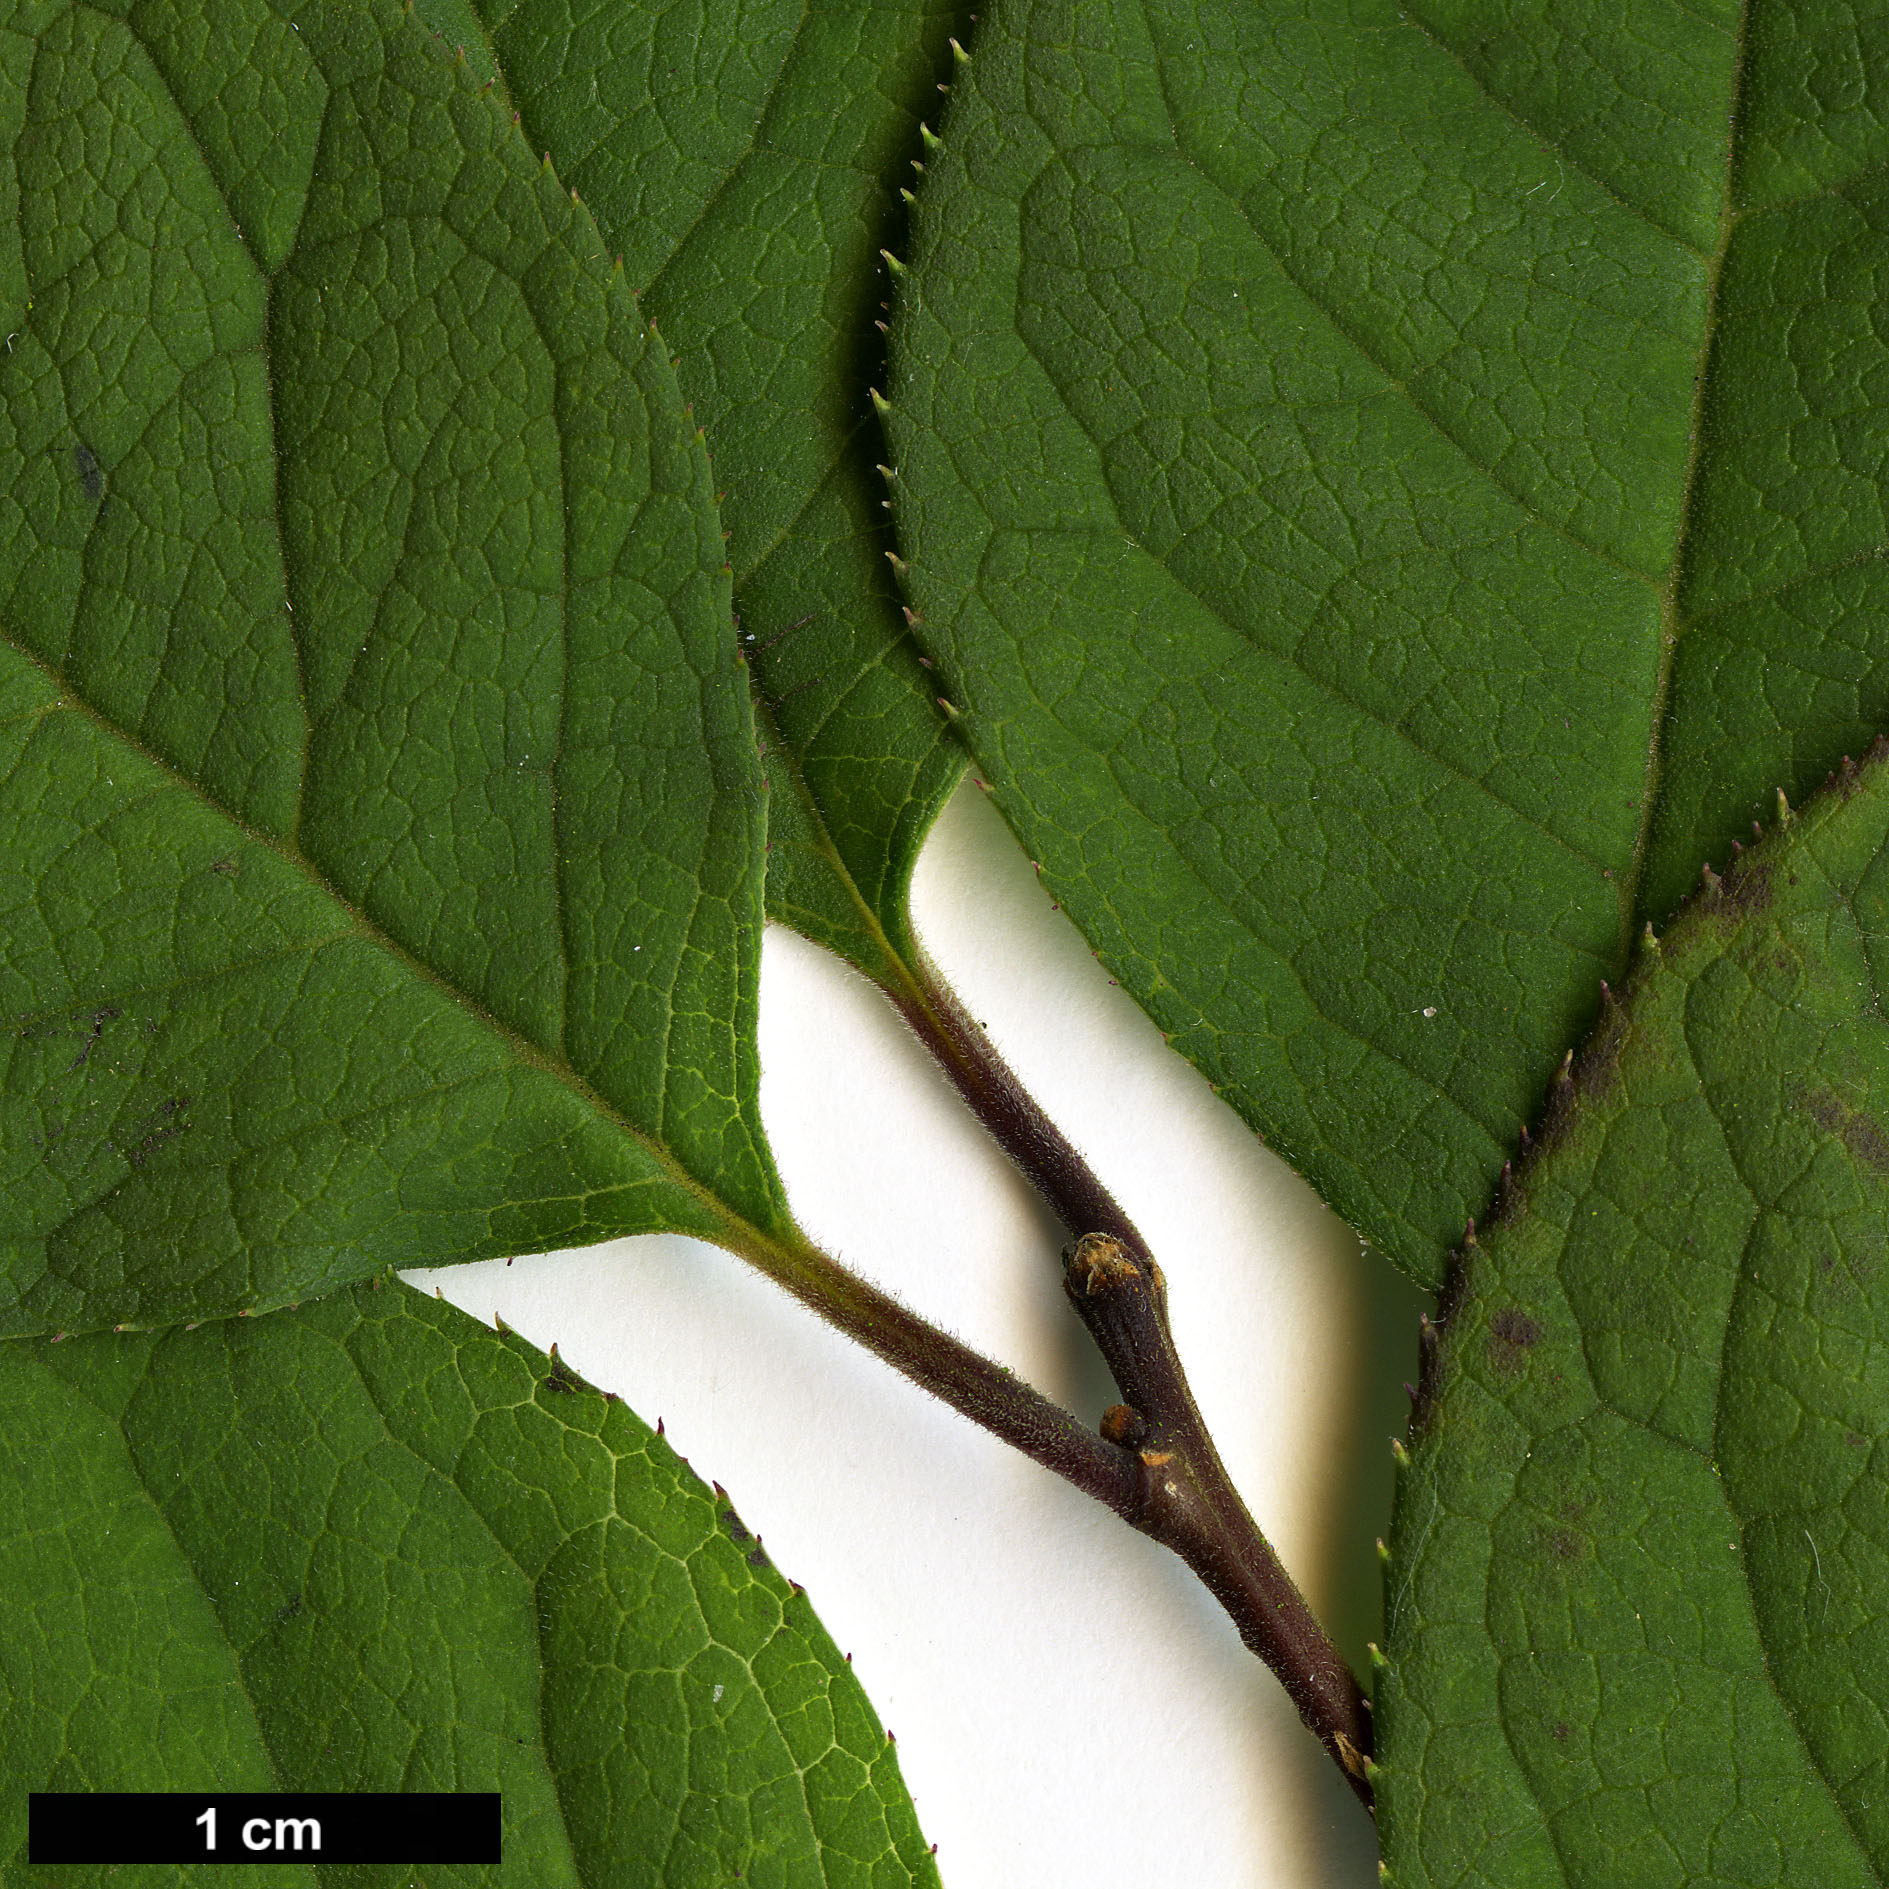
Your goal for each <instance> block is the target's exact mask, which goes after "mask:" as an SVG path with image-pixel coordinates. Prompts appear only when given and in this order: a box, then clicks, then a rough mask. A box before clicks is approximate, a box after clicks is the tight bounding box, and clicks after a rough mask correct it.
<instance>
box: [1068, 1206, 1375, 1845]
mask: <svg viewBox="0 0 1889 1889" xmlns="http://www.w3.org/2000/svg"><path fill="white" fill-rule="evenodd" d="M1063 1289H1064V1290H1065V1291H1066V1292H1067V1293H1068V1294H1069V1300H1070V1303H1071V1304H1072V1305H1074V1307H1075V1308H1076V1311H1077V1312H1078V1313H1079V1314H1080V1316H1081V1318H1082V1322H1083V1323H1084V1324H1085V1325H1087V1326H1088V1328H1089V1330H1090V1332H1091V1334H1092V1335H1093V1336H1094V1338H1095V1342H1096V1345H1097V1346H1098V1348H1099V1349H1100V1350H1101V1353H1102V1355H1103V1357H1104V1358H1106V1359H1107V1360H1108V1367H1109V1370H1110V1371H1111V1372H1112V1373H1113V1374H1114V1377H1115V1381H1116V1383H1117V1384H1118V1385H1120V1387H1121V1391H1122V1395H1123V1397H1124V1398H1126V1399H1127V1401H1126V1402H1125V1403H1120V1404H1116V1405H1114V1406H1113V1407H1112V1408H1110V1409H1109V1410H1107V1411H1106V1412H1104V1413H1103V1417H1102V1434H1103V1435H1104V1436H1105V1437H1107V1438H1108V1439H1109V1440H1110V1441H1111V1442H1113V1443H1117V1444H1119V1445H1120V1446H1121V1447H1122V1448H1123V1449H1124V1450H1127V1451H1130V1452H1132V1453H1133V1455H1134V1459H1135V1463H1136V1466H1137V1468H1138V1470H1139V1471H1140V1475H1139V1479H1138V1489H1137V1497H1138V1502H1137V1512H1136V1513H1135V1514H1133V1515H1131V1516H1129V1517H1128V1520H1129V1521H1130V1522H1132V1523H1133V1525H1134V1526H1135V1527H1136V1528H1138V1529H1140V1530H1141V1532H1142V1533H1143V1534H1144V1535H1152V1536H1153V1537H1154V1539H1155V1540H1156V1541H1159V1542H1162V1543H1164V1544H1165V1545H1166V1546H1167V1547H1169V1548H1172V1549H1173V1550H1174V1552H1175V1553H1176V1554H1177V1555H1179V1556H1180V1557H1181V1559H1182V1560H1183V1561H1185V1562H1186V1563H1187V1565H1188V1566H1189V1567H1190V1568H1192V1569H1193V1570H1194V1572H1195V1573H1196V1574H1198V1575H1199V1576H1200V1578H1201V1580H1202V1581H1204V1582H1205V1583H1206V1585H1207V1587H1208V1589H1209V1591H1210V1592H1211V1593H1212V1594H1213V1596H1214V1598H1215V1599H1216V1600H1218V1601H1219V1603H1220V1604H1221V1606H1222V1607H1224V1608H1225V1609H1226V1610H1227V1614H1228V1616H1229V1617H1230V1618H1231V1619H1232V1621H1233V1624H1234V1626H1235V1627H1236V1628H1237V1629H1238V1630H1239V1635H1240V1638H1241V1639H1242V1640H1243V1641H1245V1643H1246V1646H1247V1648H1248V1650H1249V1651H1251V1652H1253V1653H1255V1654H1257V1655H1258V1657H1259V1658H1260V1659H1262V1660H1264V1661H1265V1662H1266V1664H1267V1665H1268V1666H1269V1667H1271V1668H1272V1670H1273V1672H1274V1673H1275V1674H1276V1675H1277V1676H1278V1679H1279V1682H1280V1684H1281V1685H1283V1686H1284V1687H1285V1689H1286V1693H1287V1695H1288V1696H1289V1697H1290V1698H1291V1700H1292V1703H1293V1704H1294V1705H1296V1706H1297V1707H1298V1708H1299V1716H1300V1718H1302V1719H1303V1720H1304V1721H1305V1723H1306V1726H1307V1728H1308V1729H1309V1730H1310V1731H1311V1732H1312V1733H1313V1735H1314V1736H1315V1737H1316V1738H1317V1739H1318V1740H1319V1742H1320V1743H1321V1744H1322V1745H1323V1746H1324V1747H1325V1749H1326V1750H1327V1751H1328V1752H1330V1753H1331V1755H1332V1757H1333V1759H1334V1760H1335V1761H1336V1763H1337V1765H1338V1768H1339V1770H1340V1771H1342V1772H1343V1773H1344V1776H1345V1781H1346V1782H1347V1783H1348V1784H1350V1786H1351V1788H1352V1789H1353V1790H1354V1791H1355V1792H1356V1793H1357V1795H1358V1797H1359V1798H1360V1800H1361V1801H1362V1802H1363V1803H1364V1805H1365V1807H1366V1808H1367V1809H1369V1808H1370V1806H1371V1786H1370V1782H1369V1779H1368V1777H1367V1775H1366V1770H1365V1766H1366V1762H1367V1760H1368V1759H1369V1757H1370V1755H1371V1716H1370V1710H1369V1708H1368V1706H1367V1705H1366V1704H1365V1700H1364V1694H1363V1692H1362V1690H1361V1689H1360V1687H1359V1685H1358V1682H1357V1680H1356V1679H1355V1678H1354V1677H1353V1676H1352V1672H1351V1668H1350V1667H1349V1666H1347V1665H1346V1664H1345V1661H1344V1658H1343V1656H1342V1655H1341V1654H1340V1653H1339V1651H1338V1649H1337V1648H1336V1647H1335V1646H1334V1645H1333V1644H1332V1643H1331V1640H1330V1638H1329V1637H1328V1636H1327V1635H1326V1632H1325V1630H1324V1628H1323V1627H1321V1626H1320V1625H1319V1623H1318V1618H1317V1616H1316V1615H1315V1614H1314V1613H1313V1612H1312V1609H1311V1607H1310V1606H1309V1605H1308V1604H1307V1602H1306V1599H1305V1596H1304V1595H1303V1594H1301V1593H1300V1592H1299V1590H1298V1587H1297V1586H1296V1585H1295V1584H1294V1582H1293V1579H1292V1576H1291V1575H1289V1574H1288V1573H1287V1572H1286V1570H1285V1567H1284V1565H1283V1564H1282V1563H1281V1562H1280V1559H1279V1557H1278V1555H1277V1554H1275V1553H1274V1552H1273V1548H1272V1544H1271V1543H1270V1542H1269V1541H1267V1539H1266V1537H1265V1536H1264V1535H1263V1534H1262V1533H1261V1532H1260V1529H1259V1525H1258V1524H1257V1523H1256V1522H1255V1521H1254V1520H1253V1518H1252V1515H1251V1513H1250V1512H1249V1511H1248V1509H1247V1507H1246V1504H1245V1503H1244V1502H1243V1501H1242V1500H1241V1498H1240V1493H1239V1491H1238V1490H1237V1489H1236V1488H1235V1487H1234V1486H1233V1479H1232V1478H1231V1477H1230V1476H1229V1475H1228V1474H1227V1472H1226V1466H1225V1465H1224V1464H1223V1463H1222V1462H1221V1460H1220V1452H1219V1451H1218V1450H1217V1449H1216V1448H1215V1447H1214V1442H1213V1438H1212V1436H1211V1435H1210V1434H1209V1432H1208V1429H1207V1426H1206V1424H1205V1422H1204V1421H1203V1420H1202V1418H1201V1415H1200V1410H1199V1407H1198V1406H1197V1405H1196V1404H1195V1402H1194V1394H1193V1391H1192V1390H1191V1389H1190V1388H1189V1387H1188V1383H1187V1374H1186V1372H1185V1371H1183V1370H1182V1368H1181V1361H1180V1357H1179V1354H1178V1353H1177V1352H1176V1351H1175V1348H1174V1334H1173V1332H1172V1331H1171V1330H1170V1329H1169V1327H1168V1311H1167V1282H1166V1281H1165V1280H1164V1279H1163V1278H1162V1276H1161V1269H1160V1267H1159V1266H1157V1265H1156V1264H1155V1263H1154V1261H1153V1260H1151V1259H1147V1258H1144V1257H1141V1256H1139V1255H1137V1254H1135V1253H1133V1252H1131V1251H1130V1250H1129V1248H1128V1247H1127V1246H1125V1245H1124V1244H1123V1243H1122V1242H1121V1241H1120V1240H1118V1239H1115V1238H1113V1237H1112V1236H1111V1235H1109V1234H1106V1233H1085V1234H1084V1235H1083V1236H1082V1237H1081V1238H1080V1239H1078V1240H1077V1241H1075V1243H1074V1244H1073V1245H1072V1246H1070V1248H1069V1249H1068V1252H1067V1254H1066V1255H1065V1266H1064V1272H1063Z"/></svg>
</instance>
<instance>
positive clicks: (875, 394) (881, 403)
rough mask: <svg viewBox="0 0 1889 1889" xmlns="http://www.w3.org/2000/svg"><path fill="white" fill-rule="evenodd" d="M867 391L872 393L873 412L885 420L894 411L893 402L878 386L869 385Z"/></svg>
mask: <svg viewBox="0 0 1889 1889" xmlns="http://www.w3.org/2000/svg"><path fill="white" fill-rule="evenodd" d="M866 391H867V392H868V393H869V394H871V395H872V410H873V412H874V413H876V414H877V415H878V416H879V418H880V419H882V420H883V419H884V418H885V417H886V416H887V415H888V414H889V413H890V412H891V411H892V402H891V401H889V400H888V399H887V398H886V397H885V395H884V394H882V393H881V392H880V391H879V390H878V388H877V387H868V388H867V389H866Z"/></svg>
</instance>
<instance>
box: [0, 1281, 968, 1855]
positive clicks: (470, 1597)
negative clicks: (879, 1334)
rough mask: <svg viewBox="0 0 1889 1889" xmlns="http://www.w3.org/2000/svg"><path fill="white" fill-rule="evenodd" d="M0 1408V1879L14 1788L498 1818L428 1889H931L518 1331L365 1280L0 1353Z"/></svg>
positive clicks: (667, 1508)
mask: <svg viewBox="0 0 1889 1889" xmlns="http://www.w3.org/2000/svg"><path fill="white" fill-rule="evenodd" d="M0 1411H4V1413H5V1417H4V1421H3V1422H0V1456H4V1458H5V1466H4V1473H0V1568H4V1569H5V1571H6V1572H5V1579H4V1583H3V1585H0V1591H4V1592H5V1594H6V1595H7V1612H8V1631H7V1633H6V1635H5V1636H4V1639H3V1641H0V1748H3V1749H4V1750H5V1751H6V1753H7V1777H8V1782H9V1785H10V1786H11V1787H12V1789H11V1790H10V1791H9V1794H8V1801H7V1803H6V1805H5V1807H4V1809H0V1855H4V1856H6V1857H8V1858H10V1859H12V1860H10V1861H8V1862H7V1863H6V1864H5V1865H4V1866H0V1875H3V1876H4V1879H5V1880H6V1881H7V1882H9V1883H14V1882H18V1883H22V1884H23V1883H25V1882H26V1881H27V1880H28V1878H29V1875H30V1876H31V1878H32V1879H33V1880H38V1879H39V1878H40V1877H41V1876H42V1875H43V1873H44V1872H41V1871H31V1872H29V1871H28V1870H27V1868H26V1866H25V1864H24V1861H23V1855H24V1839H25V1822H26V1792H27V1790H28V1789H29V1788H31V1789H34V1790H39V1789H51V1790H112V1789H139V1790H202V1789H210V1788H214V1789H218V1790H226V1791H228V1790H272V1789H290V1790H308V1791H321V1790H380V1791H401V1790H411V1791H453V1790H470V1791H486V1790H496V1791H500V1792H501V1793H502V1794H503V1798H504V1818H505V1829H504V1844H505V1861H504V1863H503V1865H502V1866H500V1867H499V1868H498V1869H496V1870H495V1869H492V1868H490V1867H484V1866H481V1867H478V1868H455V1869H439V1870H432V1869H429V1870H428V1871H427V1880H428V1881H429V1882H433V1881H435V1880H437V1881H438V1882H439V1883H442V1884H444V1883H449V1882H468V1883H471V1882H477V1883H481V1884H499V1883H505V1884H512V1883H516V1884H530V1885H532V1889H539V1886H540V1885H570V1886H571V1889H591V1886H593V1885H594V1886H596V1889H602V1886H603V1885H620V1886H621V1889H645V1886H646V1885H648V1884H651V1883H658V1882H660V1883H665V1884H671V1883H673V1884H678V1885H680V1884H694V1883H702V1884H706V1883H710V1882H726V1881H731V1880H735V1879H737V1878H738V1879H739V1880H741V1881H743V1882H751V1883H766V1884H773V1885H778V1886H780V1889H787V1886H789V1885H808V1886H809V1889H811V1886H812V1885H820V1886H822V1889H841V1886H842V1885H844V1886H846V1889H891V1886H892V1885H907V1884H919V1883H924V1884H935V1883H936V1881H937V1872H936V1869H935V1867H934V1865H933V1863H932V1861H931V1857H930V1855H929V1852H928V1850H927V1848H926V1846H925V1844H924V1843H923V1841H922V1840H921V1839H920V1837H919V1834H918V1829H917V1824H916V1821H915V1819H914V1817H913V1813H912V1808H911V1804H910V1800H909V1799H908V1797H907V1796H906V1793H905V1789H904V1786H903V1784H902V1782H901V1781H900V1778H899V1774H898V1766H897V1762H896V1759H895V1757H894V1748H893V1746H892V1745H891V1743H890V1742H889V1741H888V1739H887V1737H886V1734H885V1732H884V1731H883V1730H882V1729H881V1728H880V1726H879V1724H878V1722H877V1721H876V1719H875V1718H874V1716H873V1713H872V1709H871V1707H870V1706H869V1705H868V1703H867V1701H866V1699H865V1697H864V1695H863V1694H862V1693H861V1691H860V1689H859V1687H858V1684H857V1682H856V1681H855V1680H854V1678H853V1675H852V1671H851V1669H850V1667H849V1666H848V1665H847V1664H846V1663H845V1662H844V1661H843V1660H842V1659H841V1657H840V1655H839V1653H838V1652H837V1650H836V1649H835V1648H834V1646H833V1643H832V1641H831V1640H830V1639H829V1638H828V1637H827V1635H826V1633H825V1631H824V1630H823V1629H822V1628H821V1626H820V1624H819V1622H818V1621H817V1620H816V1619H815V1617H814V1614H813V1610H812V1607H811V1605H810V1603H809V1602H808V1600H807V1598H806V1596H805V1594H804V1593H802V1592H801V1590H800V1589H799V1588H797V1587H794V1586H792V1585H790V1583H789V1582H788V1581H787V1580H785V1579H784V1578H783V1577H782V1576H781V1575H780V1574H779V1573H778V1572H777V1571H776V1570H775V1569H774V1568H773V1566H772V1565H771V1564H770V1563H769V1561H768V1559H767V1556H766V1553H765V1551H764V1550H763V1549H762V1548H761V1546H760V1544H759V1543H758V1542H757V1541H756V1540H755V1538H754V1537H753V1535H752V1534H750V1533H749V1532H748V1530H747V1529H746V1528H745V1527H744V1526H743V1525H742V1523H741V1520H740V1518H739V1516H738V1515H737V1514H736V1512H735V1511H734V1509H733V1508H732V1507H731V1506H730V1505H729V1503H728V1501H727V1499H726V1497H725V1496H722V1495H720V1493H719V1492H711V1491H710V1490H709V1489H708V1488H706V1487H704V1485H703V1484H702V1483H700V1482H699V1481H697V1480H696V1478H695V1477H694V1476H693V1475H691V1474H690V1473H689V1470H688V1468H687V1466H686V1465H685V1464H684V1463H682V1462H681V1461H680V1460H679V1459H678V1458H677V1457H676V1455H675V1454H674V1452H673V1451H672V1450H670V1448H669V1447H668V1445H667V1444H666V1443H664V1442H663V1441H662V1440H661V1438H660V1437H659V1436H656V1435H654V1434H652V1433H651V1432H650V1431H649V1430H648V1429H646V1428H645V1427H644V1426H643V1425H642V1424H641V1423H640V1422H638V1421H637V1419H636V1418H635V1417H633V1416H632V1415H630V1413H629V1412H628V1411H627V1410H626V1408H625V1407H624V1406H623V1405H622V1404H621V1403H619V1402H617V1401H616V1400H615V1399H609V1400H606V1399H605V1398H604V1397H602V1396H601V1395H600V1394H598V1393H597V1392H596V1391H595V1390H593V1389H592V1388H591V1387H590V1386H589V1385H587V1384H584V1383H582V1382H581V1380H579V1379H577V1378H576V1377H575V1376H574V1375H573V1374H572V1373H571V1372H570V1371H569V1370H568V1368H567V1367H565V1366H563V1365H562V1364H560V1363H559V1362H558V1360H557V1359H556V1358H555V1357H552V1358H549V1359H547V1358H546V1357H545V1356H544V1355H543V1354H542V1353H540V1352H537V1351H535V1350H533V1349H532V1348H531V1347H530V1346H529V1345H526V1344H525V1343H524V1342H523V1341H522V1340H520V1339H518V1338H516V1337H513V1336H511V1335H509V1334H495V1333H493V1332H491V1331H489V1330H487V1329H486V1328H485V1327H484V1326H481V1325H479V1324H477V1323H476V1322H475V1321H473V1320H470V1319H468V1318H466V1317H465V1316H464V1315H463V1314H461V1313H459V1312H457V1311H454V1310H453V1309H452V1308H450V1307H448V1306H445V1305H443V1304H439V1303H437V1302H435V1301H433V1300H430V1299H427V1298H424V1297H422V1296H421V1295H420V1294H419V1293H417V1292H415V1291H413V1290H412V1289H411V1288H408V1287H405V1286H401V1285H399V1284H397V1283H394V1282H391V1281H390V1282H388V1283H387V1284H386V1285H385V1286H383V1287H372V1286H364V1287H359V1288H356V1289H354V1290H352V1291H349V1292H345V1293H342V1294H340V1295H338V1296H336V1297H334V1298H331V1299H328V1300H325V1301H324V1302H323V1303H321V1304H320V1305H317V1306H310V1307H307V1308H305V1309H303V1310H301V1311H297V1312H279V1313H276V1314H273V1315H272V1316H270V1317H268V1318H266V1319H261V1320H257V1321H255V1322H253V1323H252V1322H250V1321H248V1320H225V1321H222V1322H220V1323H218V1324H216V1325H214V1326H209V1327H205V1328H204V1329H202V1330H200V1331H194V1332H182V1331H173V1332H168V1333H163V1334H156V1335H145V1336H125V1337H114V1336H113V1335H111V1334H109V1333H107V1334H102V1335H99V1336H95V1337H91V1338H83V1339H77V1340H74V1341H72V1342H70V1343H67V1344H64V1345H60V1346H57V1347H49V1346H47V1345H45V1344H41V1343H33V1344H28V1343H25V1342H22V1341H16V1342H14V1343H12V1344H9V1345H5V1346H0ZM136 1873H137V1876H138V1880H139V1881H140V1882H148V1883H157V1882H160V1881H161V1882H169V1881H172V1880H175V1881H177V1882H182V1881H184V1880H185V1879H187V1878H188V1879H193V1880H194V1879H196V1878H198V1877H200V1876H201V1874H202V1872H201V1871H200V1870H174V1871H173V1870H159V1869H150V1870H144V1871H140V1872H136ZM242 1873H243V1876H244V1879H245V1880H251V1879H253V1880H257V1881H260V1882H269V1881H271V1880H273V1881H276V1882H281V1883H284V1884H287V1883H297V1884H300V1883H312V1882H313V1881H314V1880H315V1879H316V1875H317V1872H316V1871H315V1870H313V1869H308V1868H292V1867H287V1866H285V1867H281V1868H278V1869H275V1870H273V1871H271V1870H263V1871H261V1872H259V1873H257V1872H250V1871H244V1872H242ZM347 1873H348V1874H349V1877H350V1880H353V1879H355V1878H356V1877H358V1878H359V1879H360V1880H362V1881H386V1882H388V1883H393V1882H395V1881H400V1882H405V1881H407V1880H408V1879H409V1878H410V1877H411V1874H412V1872H411V1871H410V1870H408V1869H405V1868H395V1867H388V1868H383V1869H366V1870H360V1871H350V1872H347ZM60 1874H61V1875H62V1877H69V1878H70V1879H71V1880H73V1881H75V1882H76V1881H90V1880H97V1881H101V1882H102V1881H104V1880H106V1879H107V1878H109V1879H110V1880H112V1881H118V1880H120V1879H121V1878H123V1876H124V1872H123V1871H116V1872H114V1871H107V1870H99V1871H92V1872H87V1871H77V1872H74V1871H64V1872H60Z"/></svg>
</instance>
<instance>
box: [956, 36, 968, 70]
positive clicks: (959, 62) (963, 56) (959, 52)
mask: <svg viewBox="0 0 1889 1889" xmlns="http://www.w3.org/2000/svg"><path fill="white" fill-rule="evenodd" d="M951 63H952V64H953V65H954V66H968V65H969V64H970V63H971V55H970V54H969V53H968V52H966V51H965V50H964V48H963V47H962V46H960V45H959V44H958V42H957V41H956V40H955V39H954V40H953V41H952V42H951Z"/></svg>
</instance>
